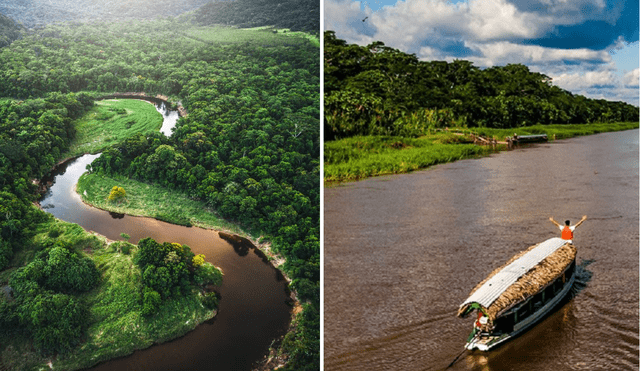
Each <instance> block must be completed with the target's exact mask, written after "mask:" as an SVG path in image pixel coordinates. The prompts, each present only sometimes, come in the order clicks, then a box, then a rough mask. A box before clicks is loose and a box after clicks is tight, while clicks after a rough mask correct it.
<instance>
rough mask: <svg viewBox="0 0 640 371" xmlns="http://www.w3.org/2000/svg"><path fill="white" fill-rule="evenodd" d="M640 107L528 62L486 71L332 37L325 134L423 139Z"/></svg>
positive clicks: (621, 113) (634, 111) (580, 119)
mask: <svg viewBox="0 0 640 371" xmlns="http://www.w3.org/2000/svg"><path fill="white" fill-rule="evenodd" d="M638 116H639V114H638V108H637V107H635V106H632V105H630V104H627V103H623V102H610V101H606V100H602V99H589V98H585V97H583V96H580V95H574V94H572V93H570V92H568V91H566V90H563V89H561V88H559V87H557V86H554V85H553V84H552V81H551V79H550V78H549V77H548V76H545V75H543V74H541V73H536V72H531V71H529V69H528V67H526V66H524V65H522V64H509V65H506V66H495V67H490V68H485V69H480V68H478V67H475V66H473V64H472V62H469V61H465V60H455V61H453V62H451V63H449V62H445V61H429V62H427V61H419V60H418V58H417V57H416V56H415V55H413V54H406V53H403V52H401V51H399V50H397V49H393V48H390V47H387V46H385V45H384V44H383V43H382V42H374V43H372V44H370V45H367V46H358V45H349V44H347V43H346V41H344V40H341V39H339V38H337V37H336V36H335V33H334V32H333V31H326V32H325V34H324V137H325V140H332V139H335V138H346V137H351V136H355V135H371V134H374V135H375V134H378V135H400V136H413V137H415V136H419V135H422V134H424V133H426V132H427V131H429V129H434V128H443V127H445V126H453V125H455V126H465V125H466V126H468V127H487V128H516V127H523V126H531V125H536V124H541V125H550V124H585V123H592V122H620V121H636V122H637V121H638Z"/></svg>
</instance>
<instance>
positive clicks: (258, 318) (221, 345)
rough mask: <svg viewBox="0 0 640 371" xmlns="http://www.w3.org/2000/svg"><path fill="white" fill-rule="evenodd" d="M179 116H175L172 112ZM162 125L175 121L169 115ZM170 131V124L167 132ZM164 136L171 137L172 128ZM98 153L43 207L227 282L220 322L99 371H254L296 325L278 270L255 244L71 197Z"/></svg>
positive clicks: (61, 182)
mask: <svg viewBox="0 0 640 371" xmlns="http://www.w3.org/2000/svg"><path fill="white" fill-rule="evenodd" d="M174 112H175V111H174ZM161 113H163V117H164V118H165V121H166V120H168V119H171V118H173V125H175V121H176V120H177V112H175V113H173V112H171V111H169V112H166V109H164V112H163V111H161ZM163 129H165V126H163ZM163 132H164V133H165V134H166V135H170V134H171V126H169V127H168V129H167V130H166V131H165V130H163ZM97 156H98V155H85V156H82V157H80V158H78V159H75V160H72V161H70V162H69V163H67V164H65V165H63V166H61V167H60V168H59V169H58V170H57V171H56V174H54V175H55V177H54V179H53V183H54V184H53V185H52V186H51V187H50V188H49V190H48V191H47V193H46V194H45V196H44V197H43V198H42V200H41V201H40V204H41V206H42V207H43V209H45V210H46V211H47V212H49V213H51V214H53V215H54V216H55V217H57V218H59V219H62V220H65V221H68V222H72V223H77V224H79V225H81V226H82V227H83V228H85V229H86V230H89V231H95V232H97V233H99V234H101V235H104V236H106V237H107V238H109V239H113V240H118V239H122V238H121V237H120V233H122V232H124V233H127V234H129V235H130V236H131V239H130V242H132V243H136V242H137V241H138V240H140V239H142V238H145V237H151V238H154V239H155V240H157V241H159V242H165V241H166V242H178V243H181V244H186V245H188V246H189V247H191V249H192V251H193V252H194V253H195V254H205V256H206V258H207V261H210V262H211V263H213V264H214V265H216V266H218V267H220V268H222V270H223V272H224V282H223V284H222V285H221V287H220V289H219V293H220V295H221V299H220V304H219V308H218V314H217V316H216V317H215V318H214V319H212V320H211V321H209V322H207V323H204V324H202V325H200V326H198V327H197V328H196V329H195V330H194V331H192V332H190V333H188V334H187V335H185V336H184V337H181V338H178V339H175V340H173V341H170V342H167V343H164V344H159V345H154V346H152V347H151V348H148V349H145V350H141V351H136V352H135V353H133V354H132V355H130V356H127V357H124V358H119V359H114V360H111V361H108V362H105V363H103V364H100V365H98V366H96V367H95V368H93V369H94V370H187V369H188V370H250V369H251V368H252V366H253V365H254V364H255V363H256V362H257V361H259V360H260V359H261V357H263V356H264V355H265V354H266V353H267V351H268V348H269V346H270V344H271V343H272V341H274V340H275V339H276V338H278V337H279V336H282V335H284V333H285V332H286V330H287V328H288V325H289V322H290V320H291V314H290V313H291V307H290V306H289V304H287V302H288V301H289V295H288V293H287V288H286V287H287V285H286V282H285V280H284V278H283V277H282V275H281V273H280V272H279V271H277V270H276V269H275V268H274V267H273V266H272V265H271V264H270V263H269V262H268V261H266V259H265V258H264V256H263V255H262V253H261V252H260V251H258V250H257V249H255V247H254V246H253V245H251V244H249V243H248V244H234V245H231V244H229V243H228V242H227V241H225V240H223V239H221V238H220V237H219V235H218V233H217V232H215V231H210V230H204V229H200V228H195V227H191V228H187V227H182V226H177V225H173V224H169V223H165V222H161V221H158V220H155V219H150V218H142V217H132V216H127V215H116V214H112V213H109V212H107V211H102V210H98V209H95V208H92V207H90V206H87V205H85V204H84V203H82V201H81V199H80V197H79V195H77V194H76V193H75V191H74V187H75V184H76V183H77V180H78V178H79V177H80V175H82V173H83V172H84V171H85V167H86V165H87V164H89V163H91V161H93V159H95V158H96V157H97Z"/></svg>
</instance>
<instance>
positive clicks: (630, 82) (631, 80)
mask: <svg viewBox="0 0 640 371" xmlns="http://www.w3.org/2000/svg"><path fill="white" fill-rule="evenodd" d="M639 80H640V68H636V69H635V70H633V71H631V72H627V73H626V74H625V75H624V77H623V78H622V81H623V82H624V84H625V86H629V87H635V88H638V87H639V86H640V82H639Z"/></svg>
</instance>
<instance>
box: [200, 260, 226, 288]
mask: <svg viewBox="0 0 640 371" xmlns="http://www.w3.org/2000/svg"><path fill="white" fill-rule="evenodd" d="M222 276H223V273H222V271H221V270H220V269H218V268H217V267H216V266H214V265H213V264H211V263H208V262H205V263H203V264H202V265H200V266H199V267H198V268H197V269H196V271H195V274H194V278H193V280H194V281H195V282H196V283H197V284H199V285H208V284H213V285H219V284H221V283H222Z"/></svg>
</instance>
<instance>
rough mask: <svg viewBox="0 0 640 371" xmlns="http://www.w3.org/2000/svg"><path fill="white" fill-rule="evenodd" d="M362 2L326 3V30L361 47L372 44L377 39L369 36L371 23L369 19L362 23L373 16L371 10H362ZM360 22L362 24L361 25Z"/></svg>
mask: <svg viewBox="0 0 640 371" xmlns="http://www.w3.org/2000/svg"><path fill="white" fill-rule="evenodd" d="M360 4H361V3H360V1H351V0H327V1H325V2H324V25H325V29H326V30H332V31H335V32H336V36H337V37H339V38H341V39H344V40H347V41H348V42H350V43H356V44H359V45H367V44H370V43H371V42H372V41H375V39H372V38H371V37H370V36H367V35H366V34H365V33H368V32H367V31H368V29H367V28H365V27H368V26H369V25H368V24H366V23H365V22H370V20H369V19H367V20H366V21H365V22H362V19H365V17H370V16H371V13H372V12H371V10H370V9H369V8H365V9H364V10H362V9H361V8H360ZM359 22H360V23H359Z"/></svg>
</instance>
